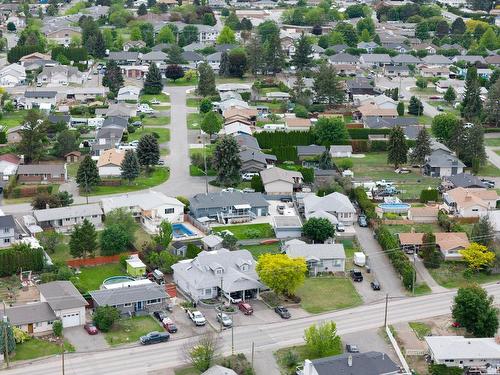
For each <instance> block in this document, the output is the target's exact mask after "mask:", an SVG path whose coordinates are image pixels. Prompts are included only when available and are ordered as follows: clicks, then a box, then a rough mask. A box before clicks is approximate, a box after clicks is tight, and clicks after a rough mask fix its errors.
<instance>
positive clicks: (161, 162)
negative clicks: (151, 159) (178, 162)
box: [157, 159, 165, 165]
mask: <svg viewBox="0 0 500 375" xmlns="http://www.w3.org/2000/svg"><path fill="white" fill-rule="evenodd" d="M157 165H165V160H161V159H160V160H158V164H157Z"/></svg>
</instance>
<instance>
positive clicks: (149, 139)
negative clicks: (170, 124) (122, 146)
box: [137, 134, 160, 173]
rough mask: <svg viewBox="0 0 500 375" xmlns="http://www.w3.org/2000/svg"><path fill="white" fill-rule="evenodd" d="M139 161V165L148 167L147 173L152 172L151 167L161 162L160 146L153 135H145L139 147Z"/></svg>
mask: <svg viewBox="0 0 500 375" xmlns="http://www.w3.org/2000/svg"><path fill="white" fill-rule="evenodd" d="M137 159H139V164H140V165H142V166H143V167H146V172H148V173H149V172H150V171H151V166H154V165H157V164H158V161H159V160H160V146H159V145H158V140H157V139H156V138H155V137H154V136H153V135H152V134H145V135H143V136H142V137H141V139H140V140H139V144H138V145H137Z"/></svg>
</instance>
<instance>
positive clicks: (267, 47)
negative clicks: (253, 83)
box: [263, 34, 285, 74]
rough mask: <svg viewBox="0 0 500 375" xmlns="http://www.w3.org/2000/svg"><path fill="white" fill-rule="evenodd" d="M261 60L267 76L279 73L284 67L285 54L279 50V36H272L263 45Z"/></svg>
mask: <svg viewBox="0 0 500 375" xmlns="http://www.w3.org/2000/svg"><path fill="white" fill-rule="evenodd" d="M263 60H264V67H265V71H266V72H267V73H268V74H275V73H279V72H281V70H282V69H283V67H284V65H285V54H284V52H283V49H282V48H281V41H280V38H279V34H278V35H276V34H272V35H270V36H269V37H268V39H267V40H266V41H265V42H264V44H263Z"/></svg>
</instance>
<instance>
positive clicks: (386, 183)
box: [375, 180, 394, 187]
mask: <svg viewBox="0 0 500 375" xmlns="http://www.w3.org/2000/svg"><path fill="white" fill-rule="evenodd" d="M393 184H394V183H393V182H392V181H386V180H379V181H377V182H375V185H377V187H386V186H392V185H393Z"/></svg>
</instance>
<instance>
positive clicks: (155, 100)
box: [150, 98, 160, 104]
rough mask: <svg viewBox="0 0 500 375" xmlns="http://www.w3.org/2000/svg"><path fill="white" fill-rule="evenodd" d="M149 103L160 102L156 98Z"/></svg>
mask: <svg viewBox="0 0 500 375" xmlns="http://www.w3.org/2000/svg"><path fill="white" fill-rule="evenodd" d="M150 103H151V104H160V101H159V100H158V99H156V98H155V99H153V100H151V101H150Z"/></svg>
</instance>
